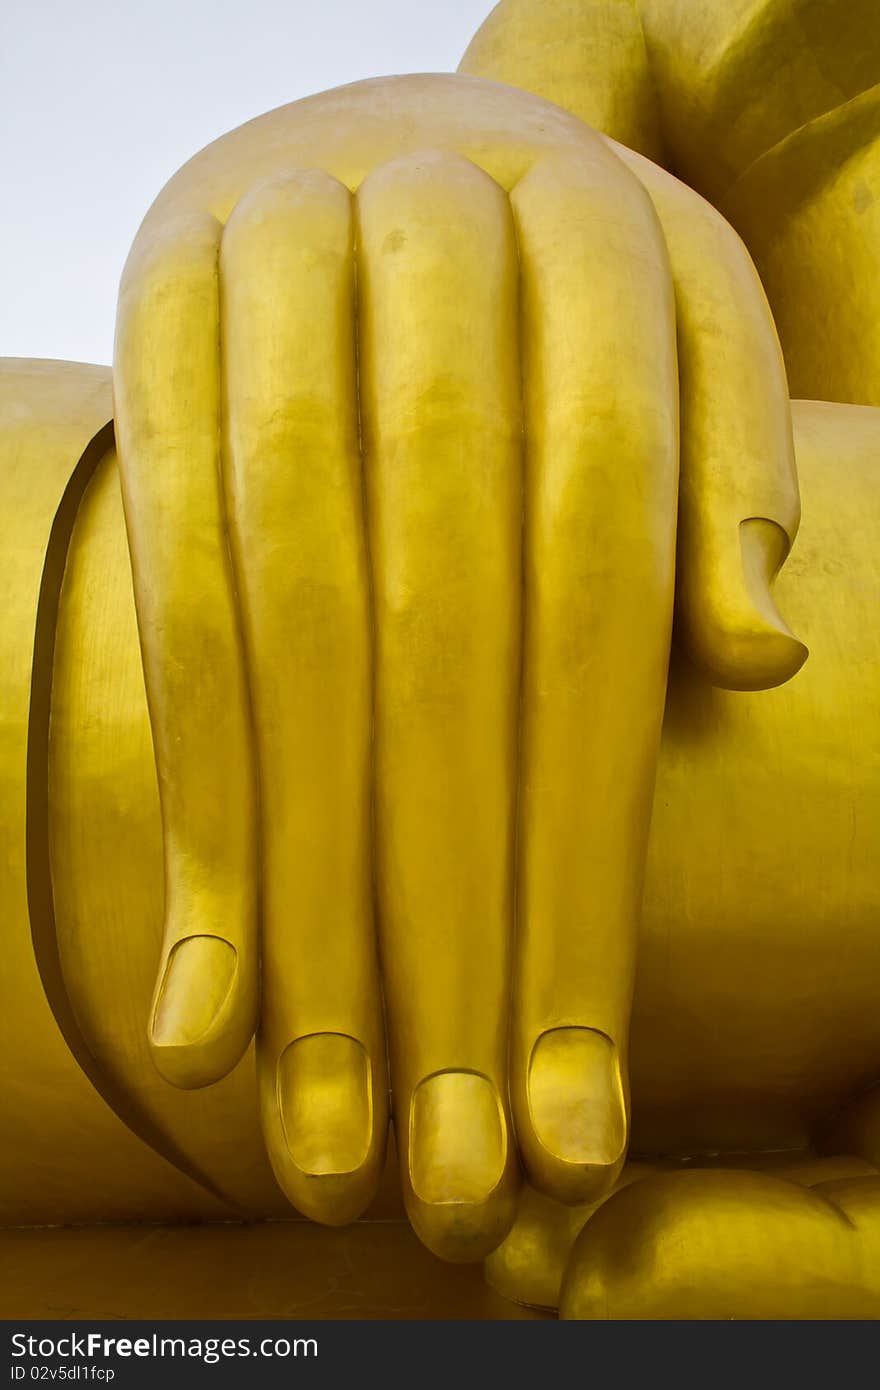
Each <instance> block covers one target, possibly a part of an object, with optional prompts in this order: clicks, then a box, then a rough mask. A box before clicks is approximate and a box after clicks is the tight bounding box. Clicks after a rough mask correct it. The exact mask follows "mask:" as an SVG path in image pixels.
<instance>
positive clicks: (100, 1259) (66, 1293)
mask: <svg viewBox="0 0 880 1390" xmlns="http://www.w3.org/2000/svg"><path fill="white" fill-rule="evenodd" d="M0 1316H2V1317H4V1318H10V1319H22V1318H58V1319H68V1318H69V1319H71V1320H80V1319H91V1318H107V1319H114V1318H142V1319H143V1318H146V1319H160V1318H210V1319H213V1318H221V1319H222V1318H243V1319H251V1318H309V1319H310V1318H316V1319H325V1318H326V1319H337V1318H369V1319H373V1318H389V1319H393V1320H394V1321H403V1320H409V1319H413V1318H419V1319H421V1318H426V1319H428V1318H429V1319H434V1318H447V1319H467V1320H471V1319H489V1318H493V1319H495V1318H498V1319H504V1320H522V1319H531V1318H538V1317H541V1314H540V1313H538V1312H534V1311H532V1310H529V1309H526V1308H518V1307H517V1306H516V1304H514V1303H511V1302H509V1301H508V1300H507V1299H506V1298H503V1297H502V1296H501V1295H500V1294H498V1293H496V1292H495V1291H494V1290H493V1289H490V1288H489V1287H488V1286H487V1285H486V1283H485V1281H484V1279H483V1275H482V1270H481V1268H480V1266H479V1265H470V1266H457V1267H455V1268H451V1267H450V1266H449V1265H448V1264H444V1263H443V1262H442V1261H440V1260H438V1259H437V1258H436V1257H435V1256H433V1255H431V1254H430V1253H429V1252H428V1251H427V1250H426V1249H425V1248H424V1246H423V1245H421V1244H420V1243H419V1241H418V1240H417V1239H416V1237H415V1236H414V1235H413V1233H412V1231H411V1230H410V1228H409V1226H407V1225H406V1224H405V1223H404V1222H402V1221H395V1222H359V1223H358V1224H357V1225H355V1226H350V1227H348V1229H346V1230H344V1231H330V1230H327V1229H326V1228H324V1227H321V1226H316V1225H310V1224H308V1223H307V1222H305V1221H293V1222H270V1223H264V1224H261V1225H252V1226H237V1225H221V1226H105V1227H102V1228H94V1227H92V1228H88V1227H85V1228H82V1227H81V1228H79V1229H77V1230H43V1231H9V1230H6V1231H0ZM544 1316H546V1314H545V1315H544ZM319 1340H320V1337H319Z"/></svg>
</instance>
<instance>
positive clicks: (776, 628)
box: [682, 516, 809, 691]
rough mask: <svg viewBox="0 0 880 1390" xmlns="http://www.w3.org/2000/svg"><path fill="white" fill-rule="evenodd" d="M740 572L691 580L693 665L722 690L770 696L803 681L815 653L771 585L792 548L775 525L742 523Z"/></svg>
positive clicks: (686, 586) (687, 585)
mask: <svg viewBox="0 0 880 1390" xmlns="http://www.w3.org/2000/svg"><path fill="white" fill-rule="evenodd" d="M739 541H740V560H741V573H740V574H738V575H736V577H735V578H731V576H730V575H728V576H727V577H726V578H725V573H724V571H723V569H722V568H721V567H720V566H719V569H718V571H717V573H709V574H708V575H707V576H706V577H705V578H704V579H703V580H702V581H700V582H698V581H696V580H695V579H694V578H693V577H691V578H690V579H688V578H687V577H685V580H684V582H683V586H682V595H683V611H682V618H683V626H684V636H685V642H686V645H687V647H688V649H689V654H690V656H691V659H692V660H693V661H694V663H695V665H697V666H698V667H699V668H700V669H701V670H702V671H703V673H704V675H705V676H706V677H707V678H708V680H710V681H711V683H712V684H713V685H715V686H718V687H719V688H720V689H722V690H742V691H748V690H772V689H773V688H774V687H775V686H777V685H784V684H785V682H786V681H789V680H791V678H792V676H795V675H797V673H798V671H799V670H800V669H801V667H802V666H803V664H804V662H805V661H806V659H807V657H808V655H809V651H808V648H807V647H806V646H805V644H804V643H803V642H802V641H801V640H800V639H799V638H798V637H796V636H795V635H794V633H793V632H792V631H791V629H790V628H789V626H788V624H787V623H786V621H785V619H784V618H783V616H782V614H781V613H780V612H779V609H778V607H777V606H776V600H775V598H774V596H773V590H772V585H773V581H774V579H775V577H776V575H777V574H778V572H779V570H780V568H781V566H782V564H783V562H784V560H785V558H786V556H787V554H788V551H789V548H790V542H789V538H788V535H787V534H786V532H785V531H784V530H783V528H782V527H781V526H780V525H779V524H778V523H777V522H775V521H770V520H769V519H768V518H766V517H757V516H755V517H749V518H748V519H747V520H745V521H743V522H741V523H740V526H739Z"/></svg>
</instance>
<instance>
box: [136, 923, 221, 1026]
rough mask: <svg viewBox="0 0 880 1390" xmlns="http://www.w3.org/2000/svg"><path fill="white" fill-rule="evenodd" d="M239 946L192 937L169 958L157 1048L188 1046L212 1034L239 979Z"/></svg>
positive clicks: (156, 1014)
mask: <svg viewBox="0 0 880 1390" xmlns="http://www.w3.org/2000/svg"><path fill="white" fill-rule="evenodd" d="M236 962H237V956H236V951H235V947H234V946H231V945H230V943H229V942H228V941H224V940H223V938H222V937H219V936H188V937H186V938H185V939H184V940H183V941H178V943H177V945H176V946H174V947H173V948H172V950H171V951H170V953H169V955H168V961H167V964H166V966H165V975H164V978H163V980H162V986H161V989H160V991H159V998H158V1000H157V1003H156V1009H155V1012H154V1014H153V1027H152V1030H151V1035H152V1040H153V1043H154V1044H155V1045H156V1046H157V1047H188V1046H191V1045H192V1044H193V1043H197V1042H198V1041H199V1040H200V1039H201V1038H203V1037H204V1036H205V1034H206V1033H208V1032H209V1031H210V1029H211V1028H212V1026H213V1025H214V1023H215V1022H216V1021H217V1018H218V1016H219V1014H220V1012H221V1010H222V1008H223V1005H224V1004H225V1002H226V999H227V996H228V994H229V991H230V989H231V988H232V982H233V980H234V978H235V967H236Z"/></svg>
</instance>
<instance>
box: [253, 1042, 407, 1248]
mask: <svg viewBox="0 0 880 1390" xmlns="http://www.w3.org/2000/svg"><path fill="white" fill-rule="evenodd" d="M270 1065H271V1064H270ZM267 1112H268V1113H267ZM264 1129H265V1131H266V1139H267V1148H268V1150H269V1157H270V1160H271V1162H272V1167H273V1169H274V1171H275V1176H276V1178H277V1179H278V1182H279V1184H280V1186H281V1188H282V1190H283V1191H284V1193H285V1195H286V1196H287V1197H288V1198H289V1200H290V1201H291V1202H292V1204H293V1205H294V1206H295V1207H296V1209H297V1210H298V1211H300V1212H302V1214H303V1215H304V1216H308V1217H309V1218H310V1219H311V1220H313V1221H318V1222H320V1223H321V1224H322V1225H325V1226H344V1225H347V1224H348V1223H349V1222H351V1221H355V1220H357V1218H358V1217H359V1216H361V1215H362V1214H363V1212H364V1211H365V1210H366V1208H367V1207H368V1206H369V1204H370V1202H371V1201H372V1199H373V1196H374V1195H375V1192H376V1188H377V1186H378V1183H379V1179H380V1176H381V1168H382V1161H383V1158H384V1152H385V1133H386V1130H387V1114H386V1109H385V1105H384V1104H374V1086H373V1075H372V1066H371V1063H370V1057H369V1054H368V1053H367V1051H366V1049H365V1048H364V1046H363V1045H362V1043H360V1042H359V1041H358V1040H357V1039H356V1038H353V1037H350V1036H349V1035H348V1034H345V1033H310V1034H307V1035H306V1036H304V1037H301V1038H297V1039H296V1040H295V1041H294V1042H292V1043H290V1044H289V1045H288V1046H287V1047H286V1048H285V1049H284V1050H283V1051H282V1053H281V1054H280V1056H279V1057H278V1059H277V1063H276V1064H275V1066H274V1084H271V1085H269V1086H267V1091H266V1095H265V1097H264Z"/></svg>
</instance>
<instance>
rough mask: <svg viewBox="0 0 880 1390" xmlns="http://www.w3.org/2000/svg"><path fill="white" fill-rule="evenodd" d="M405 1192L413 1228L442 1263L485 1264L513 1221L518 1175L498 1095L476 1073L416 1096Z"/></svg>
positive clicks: (444, 1079)
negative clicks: (484, 1260)
mask: <svg viewBox="0 0 880 1390" xmlns="http://www.w3.org/2000/svg"><path fill="white" fill-rule="evenodd" d="M406 1162H407V1172H406V1174H405V1181H404V1189H405V1194H406V1205H407V1212H408V1214H409V1218H410V1221H411V1223H412V1226H413V1229H414V1230H415V1232H416V1235H418V1237H419V1239H420V1240H421V1241H422V1242H423V1244H424V1245H426V1246H427V1247H428V1249H429V1250H431V1251H433V1253H434V1254H435V1255H438V1256H439V1257H440V1258H441V1259H443V1260H449V1261H452V1262H455V1263H460V1264H463V1263H470V1262H473V1261H475V1260H482V1259H484V1258H485V1257H486V1255H488V1254H489V1253H490V1252H491V1251H492V1250H494V1249H495V1247H496V1246H497V1245H499V1244H500V1243H501V1241H502V1240H503V1239H504V1237H505V1236H506V1235H507V1233H508V1231H509V1230H510V1227H511V1226H512V1224H513V1220H514V1215H515V1196H516V1185H517V1184H516V1172H515V1166H514V1163H513V1160H512V1156H511V1154H510V1146H509V1144H508V1138H507V1120H506V1117H505V1114H504V1110H503V1107H502V1104H501V1100H500V1097H499V1094H498V1090H497V1088H496V1086H495V1085H494V1084H493V1082H492V1081H491V1080H490V1079H489V1077H487V1076H484V1075H482V1074H481V1073H479V1072H467V1071H447V1072H437V1073H435V1074H434V1075H432V1076H429V1077H426V1078H425V1079H424V1080H423V1081H422V1082H420V1084H419V1085H418V1086H417V1087H416V1089H415V1091H414V1092H413V1095H412V1100H411V1103H410V1113H409V1143H408V1152H407V1159H406Z"/></svg>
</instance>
